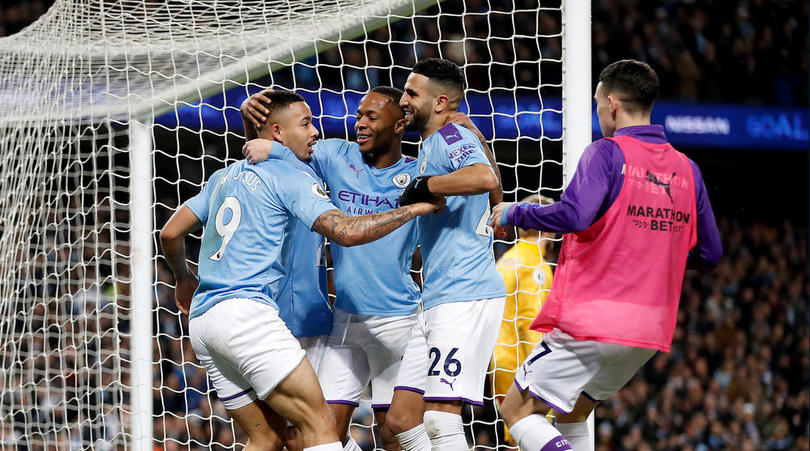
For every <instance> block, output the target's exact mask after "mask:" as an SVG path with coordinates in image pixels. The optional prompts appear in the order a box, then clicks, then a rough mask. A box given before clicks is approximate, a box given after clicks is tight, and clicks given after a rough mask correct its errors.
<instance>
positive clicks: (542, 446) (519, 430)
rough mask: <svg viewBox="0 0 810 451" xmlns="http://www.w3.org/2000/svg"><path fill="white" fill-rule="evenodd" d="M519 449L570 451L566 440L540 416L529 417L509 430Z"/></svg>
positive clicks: (526, 450) (525, 450)
mask: <svg viewBox="0 0 810 451" xmlns="http://www.w3.org/2000/svg"><path fill="white" fill-rule="evenodd" d="M509 433H510V434H512V438H514V439H515V442H517V444H518V446H519V447H520V449H522V450H524V451H563V450H566V449H567V450H570V449H571V446H570V445H569V444H568V440H566V439H565V437H563V436H562V434H560V431H558V430H557V429H555V428H554V426H552V425H551V423H549V422H548V420H546V417H544V416H542V415H537V414H534V415H529V416H527V417H525V418H522V419H520V420H519V421H518V422H517V423H515V424H513V425H512V427H511V428H509Z"/></svg>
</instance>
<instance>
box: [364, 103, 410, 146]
mask: <svg viewBox="0 0 810 451" xmlns="http://www.w3.org/2000/svg"><path fill="white" fill-rule="evenodd" d="M354 131H355V133H356V134H357V144H358V145H359V148H360V152H363V153H366V152H372V153H383V152H386V151H387V150H388V149H390V148H391V147H392V143H393V142H394V141H395V140H396V139H397V137H398V136H397V135H401V134H402V132H403V131H404V119H403V115H402V110H401V109H400V108H399V107H398V106H397V105H396V104H395V103H394V101H393V100H392V99H391V98H390V97H388V96H385V95H383V94H380V93H378V92H370V93H368V94H366V95H365V96H363V98H362V99H360V104H359V105H358V106H357V122H356V123H355V124H354ZM399 138H400V139H401V136H399Z"/></svg>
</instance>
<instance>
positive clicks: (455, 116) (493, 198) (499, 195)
mask: <svg viewBox="0 0 810 451" xmlns="http://www.w3.org/2000/svg"><path fill="white" fill-rule="evenodd" d="M447 120H448V122H453V123H455V124H458V125H461V126H462V127H464V128H466V129H468V130H470V131H471V132H473V133H475V136H477V137H478V140H479V141H481V147H483V148H484V153H485V154H486V156H487V160H489V164H490V165H491V166H492V171H493V172H495V177H497V178H498V186H496V187H495V189H493V190H490V192H489V205H490V206H494V205H497V204H499V203H501V202H503V187H502V186H501V180H502V179H501V171H500V170H499V169H498V164H497V163H496V162H495V154H494V153H493V152H492V149H490V148H489V144H488V143H487V138H486V137H485V136H484V134H483V133H481V131H480V130H478V127H476V126H475V123H474V122H473V121H472V120H471V119H470V117H469V116H467V115H466V114H464V113H459V112H455V113H451V114H450V116H448V118H447Z"/></svg>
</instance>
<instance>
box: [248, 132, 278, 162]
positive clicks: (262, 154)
mask: <svg viewBox="0 0 810 451" xmlns="http://www.w3.org/2000/svg"><path fill="white" fill-rule="evenodd" d="M272 148H273V141H270V140H269V139H262V138H258V139H251V140H250V141H248V142H246V143H245V145H244V146H242V155H244V156H245V157H246V158H247V161H248V163H250V164H256V163H260V162H262V161H264V160H266V159H268V158H270V150H271V149H272Z"/></svg>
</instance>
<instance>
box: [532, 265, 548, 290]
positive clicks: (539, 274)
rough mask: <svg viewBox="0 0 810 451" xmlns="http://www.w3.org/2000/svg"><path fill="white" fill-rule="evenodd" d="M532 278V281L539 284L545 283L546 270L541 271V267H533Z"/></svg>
mask: <svg viewBox="0 0 810 451" xmlns="http://www.w3.org/2000/svg"><path fill="white" fill-rule="evenodd" d="M532 279H534V281H535V282H537V283H538V284H540V285H541V286H542V285H545V283H546V272H545V271H543V270H542V269H535V270H534V271H532Z"/></svg>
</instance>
